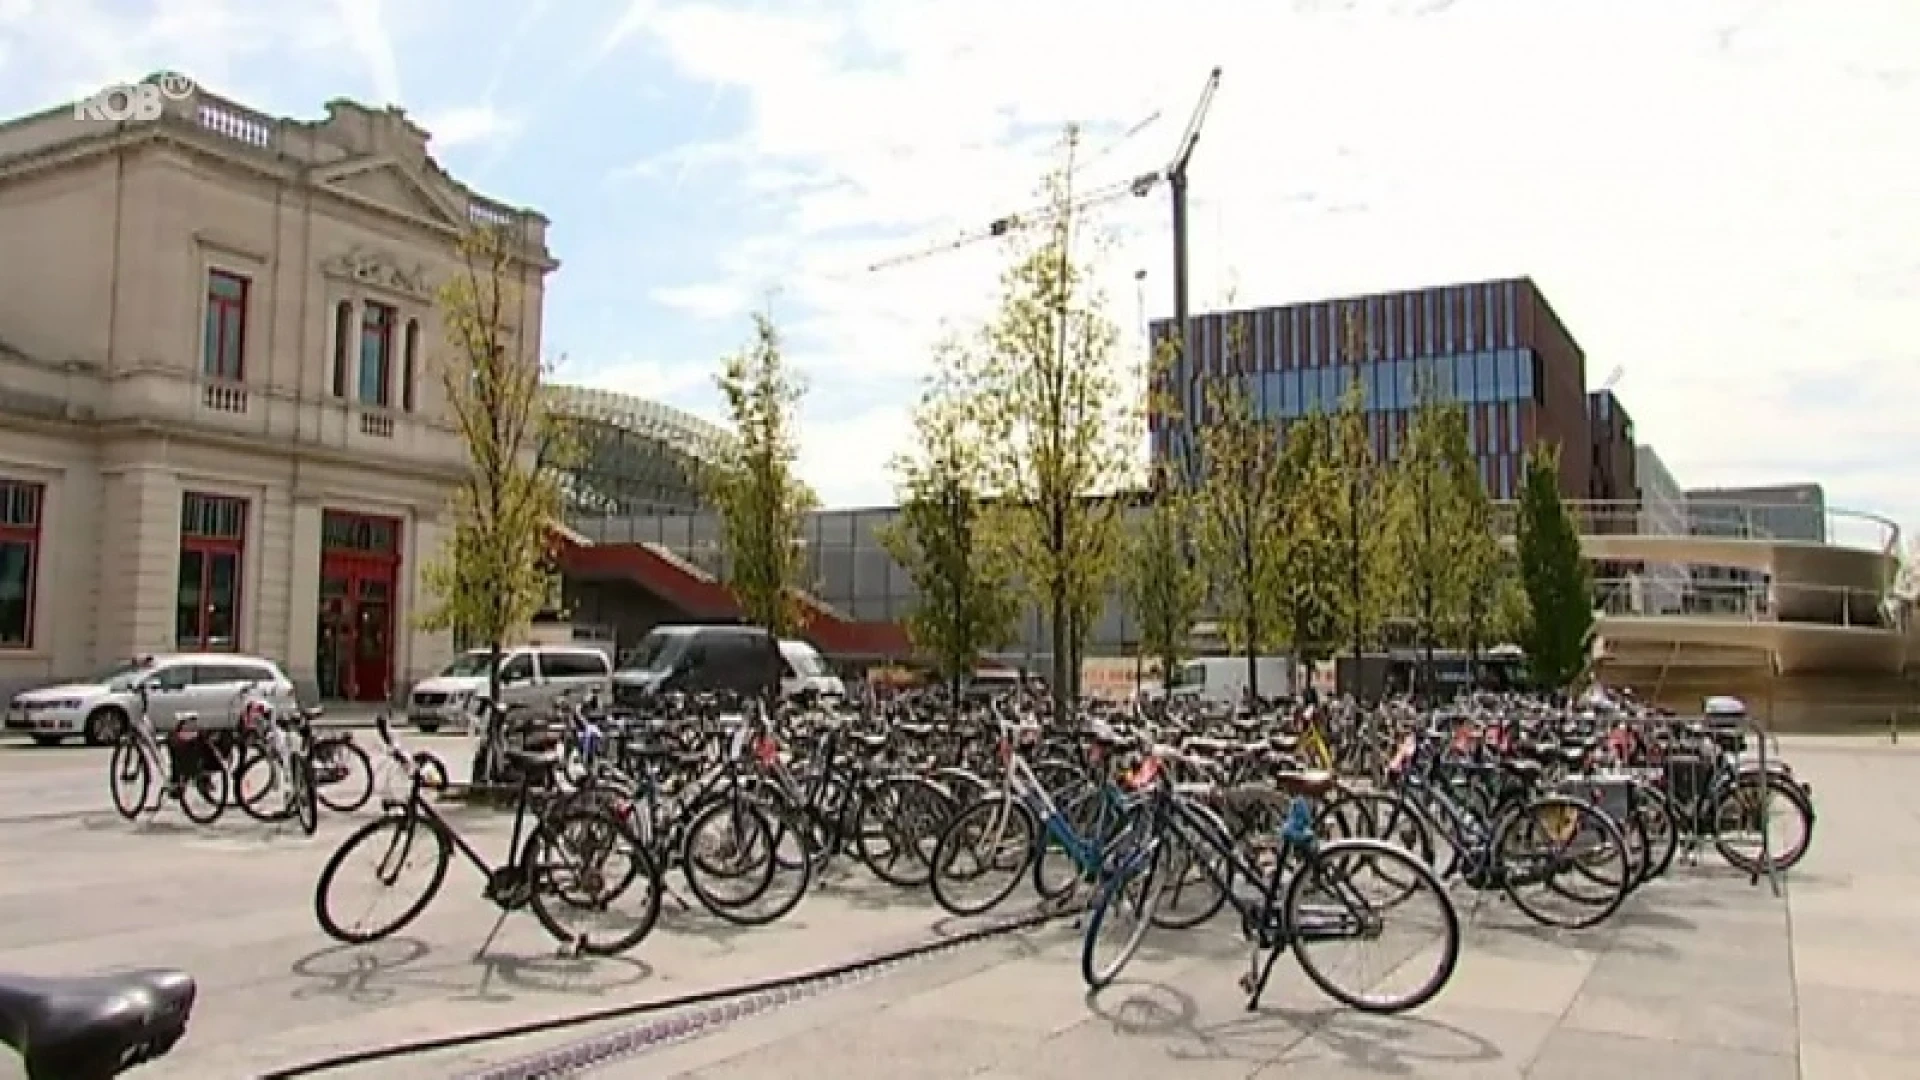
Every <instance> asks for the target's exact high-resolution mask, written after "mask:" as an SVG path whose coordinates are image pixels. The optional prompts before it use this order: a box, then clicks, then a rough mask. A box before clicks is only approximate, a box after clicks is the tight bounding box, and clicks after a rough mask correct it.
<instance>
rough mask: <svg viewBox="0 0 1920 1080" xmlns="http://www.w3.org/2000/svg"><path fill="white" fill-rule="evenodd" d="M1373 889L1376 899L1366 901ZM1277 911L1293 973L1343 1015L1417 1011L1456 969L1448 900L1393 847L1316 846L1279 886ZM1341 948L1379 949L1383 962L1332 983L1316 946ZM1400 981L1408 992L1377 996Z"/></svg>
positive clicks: (1456, 928)
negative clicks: (1407, 981) (1406, 978)
mask: <svg viewBox="0 0 1920 1080" xmlns="http://www.w3.org/2000/svg"><path fill="white" fill-rule="evenodd" d="M1375 884H1377V885H1378V886H1379V887H1380V889H1381V892H1382V893H1383V894H1384V895H1369V893H1370V892H1371V891H1372V888H1371V886H1373V885H1375ZM1281 905H1282V906H1281V909H1280V910H1281V912H1282V915H1283V917H1284V920H1285V926H1286V930H1287V933H1288V935H1289V937H1290V938H1291V943H1292V945H1293V952H1294V959H1295V961H1296V962H1297V963H1298V964H1299V965H1300V970H1301V971H1303V972H1305V973H1306V976H1307V978H1308V979H1310V980H1312V981H1313V984H1314V985H1315V986H1318V987H1319V988H1320V989H1321V990H1322V991H1324V992H1325V993H1326V995H1327V996H1328V997H1331V998H1333V999H1334V1000H1335V1001H1338V1002H1339V1003H1341V1004H1342V1005H1345V1006H1347V1007H1348V1008H1351V1009H1358V1010H1359V1011H1361V1012H1369V1013H1398V1012H1405V1011H1407V1010H1408V1009H1417V1008H1419V1007H1420V1006H1422V1005H1424V1004H1426V1003H1427V1002H1429V1001H1431V1000H1433V997H1434V995H1436V994H1438V993H1439V992H1440V991H1441V989H1442V988H1444V987H1445V986H1446V985H1447V982H1448V980H1450V979H1452V978H1453V970H1454V967H1455V966H1456V965H1458V963H1459V962H1460V916H1459V914H1458V913H1457V912H1456V911H1455V910H1454V907H1453V901H1452V900H1451V899H1449V898H1448V896H1447V891H1446V889H1445V888H1444V887H1442V886H1441V884H1440V879H1439V877H1437V876H1436V875H1435V874H1434V872H1433V870H1432V868H1431V867H1429V866H1428V865H1427V864H1426V863H1424V862H1422V861H1420V860H1419V859H1418V858H1416V857H1415V856H1413V855H1411V854H1409V853H1408V852H1407V851H1406V850H1405V849H1403V848H1400V847H1398V846H1396V845H1393V844H1388V843H1382V842H1381V841H1378V840H1371V839H1363V840H1335V841H1333V842H1331V843H1327V844H1322V845H1321V846H1320V847H1319V848H1318V849H1317V850H1316V851H1315V852H1314V854H1313V855H1312V856H1310V857H1309V858H1308V861H1307V863H1306V865H1305V866H1303V867H1301V868H1300V869H1299V870H1297V871H1296V872H1295V873H1294V875H1293V879H1292V880H1291V881H1289V882H1287V891H1286V894H1285V897H1284V898H1283V899H1282V901H1281ZM1389 924H1391V926H1392V929H1393V932H1392V934H1391V935H1389V933H1388V926H1389ZM1341 942H1354V943H1358V944H1362V945H1366V946H1380V947H1382V948H1383V950H1384V953H1385V956H1384V962H1383V963H1382V964H1380V965H1379V966H1377V967H1372V968H1371V970H1370V971H1369V972H1368V973H1366V974H1363V975H1361V976H1360V977H1359V978H1358V979H1356V980H1355V981H1353V982H1347V981H1345V980H1336V979H1335V978H1334V977H1333V975H1332V973H1331V965H1330V964H1328V962H1327V961H1326V960H1325V959H1323V950H1322V948H1321V947H1322V946H1331V945H1333V944H1335V943H1341ZM1403 974H1405V975H1412V976H1413V981H1412V982H1411V987H1410V989H1407V990H1404V991H1396V990H1388V989H1383V988H1385V987H1388V986H1390V985H1393V984H1397V983H1398V982H1399V977H1400V976H1401V975H1403Z"/></svg>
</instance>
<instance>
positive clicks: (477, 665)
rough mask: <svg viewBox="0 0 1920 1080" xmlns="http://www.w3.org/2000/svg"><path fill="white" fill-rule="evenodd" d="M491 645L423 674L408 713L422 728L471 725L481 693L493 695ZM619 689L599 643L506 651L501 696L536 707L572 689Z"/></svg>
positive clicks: (502, 661) (502, 654)
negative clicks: (489, 675) (489, 686)
mask: <svg viewBox="0 0 1920 1080" xmlns="http://www.w3.org/2000/svg"><path fill="white" fill-rule="evenodd" d="M488 659H489V658H488V655H487V650H485V649H473V650H471V651H469V652H465V653H462V654H460V655H459V656H457V657H454V660H453V663H451V664H448V665H447V666H446V668H444V669H443V670H442V671H441V672H440V674H438V675H435V676H433V677H432V678H428V679H421V680H420V681H419V682H417V683H415V684H414V686H413V691H412V693H410V694H408V695H407V719H408V720H409V721H410V722H411V723H412V724H413V726H414V727H416V728H418V729H420V730H421V731H427V732H432V731H438V730H440V728H442V727H444V726H455V727H461V728H465V727H466V726H467V723H468V720H469V719H470V717H471V716H472V707H473V703H474V701H475V699H479V698H485V697H486V696H487V663H488ZM612 689H613V663H612V661H610V660H608V659H607V654H606V653H604V652H602V651H600V650H599V649H594V648H584V647H576V646H559V645H527V646H521V647H518V648H507V649H502V650H501V651H500V698H501V700H503V701H504V702H506V703H507V704H508V705H519V706H525V707H527V708H530V709H534V710H536V711H541V710H545V709H548V708H550V707H551V706H552V705H553V700H554V699H555V698H557V697H559V696H560V695H561V694H562V693H565V692H567V691H570V690H573V691H587V690H595V691H598V692H599V693H600V694H601V695H603V696H605V695H607V694H609V693H611V691H612Z"/></svg>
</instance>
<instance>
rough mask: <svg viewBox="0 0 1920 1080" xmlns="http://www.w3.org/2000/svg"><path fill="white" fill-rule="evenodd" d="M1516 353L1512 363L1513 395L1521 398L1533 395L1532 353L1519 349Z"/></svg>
mask: <svg viewBox="0 0 1920 1080" xmlns="http://www.w3.org/2000/svg"><path fill="white" fill-rule="evenodd" d="M1516 355H1517V357H1518V359H1517V360H1516V361H1515V363H1514V371H1513V374H1514V377H1515V378H1514V391H1513V396H1514V397H1517V398H1522V399H1525V398H1531V397H1533V353H1532V352H1531V351H1530V350H1527V349H1521V350H1519V352H1518V353H1517V354H1516Z"/></svg>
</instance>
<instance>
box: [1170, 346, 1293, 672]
mask: <svg viewBox="0 0 1920 1080" xmlns="http://www.w3.org/2000/svg"><path fill="white" fill-rule="evenodd" d="M1243 329H1244V328H1243V327H1241V326H1240V325H1239V324H1238V323H1236V324H1235V325H1234V326H1233V327H1230V328H1229V329H1228V331H1227V341H1226V350H1225V352H1226V359H1227V368H1228V372H1227V374H1225V375H1223V376H1216V377H1215V378H1214V379H1213V381H1212V382H1211V383H1210V384H1209V385H1206V386H1204V387H1203V388H1202V395H1201V396H1202V401H1203V403H1204V415H1203V416H1202V418H1201V420H1202V422H1201V423H1200V424H1198V425H1196V426H1197V428H1198V433H1197V439H1196V441H1197V443H1198V446H1197V447H1196V449H1197V450H1198V457H1199V462H1198V468H1197V469H1196V470H1195V471H1196V473H1197V477H1198V482H1197V484H1196V487H1195V489H1194V498H1193V502H1194V507H1193V515H1192V521H1193V530H1194V541H1195V553H1196V555H1197V556H1198V558H1197V560H1196V561H1197V564H1198V566H1199V568H1200V570H1201V572H1202V573H1203V574H1204V575H1205V576H1206V578H1207V580H1208V582H1209V583H1210V584H1211V586H1212V598H1213V607H1214V611H1215V612H1216V614H1217V615H1218V617H1219V620H1220V623H1221V625H1222V627H1223V629H1224V630H1225V631H1226V638H1227V644H1228V646H1229V647H1231V648H1232V649H1233V650H1234V651H1235V652H1236V653H1237V654H1239V655H1240V656H1243V657H1245V658H1246V662H1247V688H1248V690H1249V692H1251V693H1253V694H1255V695H1257V694H1258V693H1259V692H1260V690H1259V664H1258V662H1257V661H1258V658H1259V657H1260V655H1261V654H1262V652H1263V651H1264V650H1267V649H1269V648H1271V647H1273V646H1275V645H1277V644H1279V642H1280V641H1281V640H1282V638H1283V636H1284V634H1285V632H1286V620H1285V619H1283V618H1282V617H1281V616H1279V615H1278V614H1277V612H1278V610H1279V609H1280V608H1281V606H1282V605H1283V604H1284V603H1285V601H1286V592H1285V590H1286V587H1287V568H1286V558H1287V545H1286V539H1285V529H1286V525H1287V505H1288V503H1287V492H1286V486H1285V485H1286V480H1287V466H1286V462H1285V461H1284V460H1283V457H1282V452H1281V449H1280V440H1279V437H1278V435H1277V434H1276V432H1275V431H1274V429H1273V426H1272V425H1271V424H1269V423H1268V422H1267V421H1266V420H1265V418H1263V417H1261V416H1260V415H1259V414H1258V413H1256V412H1255V411H1254V408H1253V405H1252V402H1250V401H1249V400H1248V398H1247V393H1246V388H1245V383H1244V375H1243V373H1242V371H1241V368H1242V366H1243V362H1242V360H1241V355H1242V352H1243V350H1242V349H1241V347H1240V338H1241V334H1242V331H1243Z"/></svg>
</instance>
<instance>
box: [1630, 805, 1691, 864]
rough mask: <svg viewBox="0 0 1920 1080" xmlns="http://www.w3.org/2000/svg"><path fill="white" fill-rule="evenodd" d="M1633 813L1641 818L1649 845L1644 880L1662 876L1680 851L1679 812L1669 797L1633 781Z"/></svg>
mask: <svg viewBox="0 0 1920 1080" xmlns="http://www.w3.org/2000/svg"><path fill="white" fill-rule="evenodd" d="M1633 812H1634V813H1635V814H1637V815H1639V816H1640V817H1641V818H1643V819H1644V820H1645V822H1646V830H1647V839H1648V841H1649V842H1650V843H1651V844H1652V845H1653V849H1652V851H1651V853H1650V856H1649V858H1648V860H1647V871H1646V877H1645V879H1644V880H1646V881H1653V880H1655V879H1656V878H1662V877H1665V876H1666V874H1667V871H1668V870H1670V869H1672V868H1673V858H1674V855H1675V854H1677V853H1678V852H1679V850H1680V815H1679V814H1677V813H1676V812H1675V811H1674V809H1673V800H1672V799H1669V798H1668V797H1667V793H1666V792H1664V791H1662V790H1660V789H1659V788H1657V787H1655V786H1653V785H1652V784H1646V783H1635V784H1634V785H1633Z"/></svg>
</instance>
